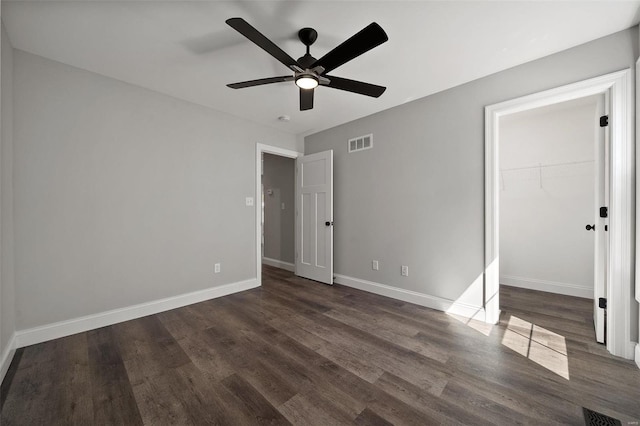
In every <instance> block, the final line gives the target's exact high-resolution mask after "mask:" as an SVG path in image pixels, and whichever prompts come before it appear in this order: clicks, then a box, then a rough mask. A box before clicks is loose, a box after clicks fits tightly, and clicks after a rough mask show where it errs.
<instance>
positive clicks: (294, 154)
mask: <svg viewBox="0 0 640 426" xmlns="http://www.w3.org/2000/svg"><path fill="white" fill-rule="evenodd" d="M263 153H266V154H274V155H279V156H281V157H287V158H293V159H296V158H298V157H299V156H301V155H302V153H301V152H298V151H293V150H290V149H286V148H280V147H277V146H271V145H266V144H261V143H257V144H256V194H255V198H254V199H255V202H254V207H255V212H256V251H255V253H256V281H257V283H258V285H262V249H261V248H262V245H261V238H262V235H261V232H262V229H261V228H262V223H261V220H260V219H261V217H260V216H261V215H262V209H261V208H260V206H259V205H258V202H262V154H263ZM294 232H295V231H294Z"/></svg>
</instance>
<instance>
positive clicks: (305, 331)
mask: <svg viewBox="0 0 640 426" xmlns="http://www.w3.org/2000/svg"><path fill="white" fill-rule="evenodd" d="M501 309H502V314H501V317H500V322H499V323H498V324H496V325H488V324H484V323H477V322H474V321H469V320H468V319H466V318H461V317H456V316H453V315H448V314H446V313H443V312H438V311H434V310H432V309H428V308H425V307H422V306H417V305H413V304H411V303H407V302H403V301H398V300H393V299H388V298H384V297H381V296H378V295H375V294H371V293H367V292H363V291H361V290H357V289H353V288H349V287H345V286H341V285H334V286H327V285H323V284H319V283H316V282H312V281H309V280H306V279H303V278H299V277H296V276H294V275H293V273H291V272H289V271H284V270H281V269H277V268H272V267H264V268H263V282H262V287H260V288H256V289H252V290H248V291H244V292H240V293H236V294H233V295H230V296H226V297H221V298H217V299H212V300H208V301H205V302H201V303H197V304H194V305H190V306H186V307H184V308H180V309H174V310H171V311H167V312H163V313H160V314H157V315H150V316H147V317H144V318H139V319H136V320H132V321H127V322H123V323H120V324H116V325H113V326H110V327H104V328H101V329H97V330H93V331H89V332H85V333H79V334H77V335H74V336H69V337H66V338H62V339H56V340H53V341H50V342H45V343H41V344H38V345H33V346H29V347H26V348H23V349H20V350H19V352H18V354H19V355H18V356H17V357H16V358H14V364H15V365H13V364H12V367H11V370H10V374H8V375H7V377H8V378H9V379H7V378H5V382H4V383H3V384H2V387H1V388H0V389H1V391H2V396H1V399H2V401H3V402H4V403H3V404H1V405H0V423H1V424H2V425H3V426H5V425H23V424H47V425H49V424H53V425H55V424H127V425H130V424H131V425H135V424H145V425H147V424H148V425H164V424H180V425H191V424H193V425H200V424H219V425H253V424H256V425H258V424H299V425H311V426H314V425H322V426H324V425H342V424H368V425H389V424H395V425H421V426H422V425H429V424H447V425H449V424H468V425H488V424H497V425H512V424H569V425H573V424H575V425H581V424H584V419H583V415H582V407H587V408H590V409H593V410H596V411H598V412H601V413H603V414H605V415H609V416H612V417H614V418H617V419H619V420H620V421H621V422H622V424H634V422H639V421H640V404H639V403H638V401H640V370H638V368H637V367H636V366H635V364H634V363H633V362H631V361H628V360H623V359H620V358H617V357H614V356H612V355H610V354H609V353H608V352H607V351H606V349H605V348H604V347H603V346H602V345H599V344H597V343H595V341H594V337H593V335H594V332H593V325H592V319H591V317H592V301H590V300H586V299H580V298H572V297H566V296H560V295H550V294H548V293H542V292H536V291H531V290H524V289H518V288H512V287H507V286H501Z"/></svg>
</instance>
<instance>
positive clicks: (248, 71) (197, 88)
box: [2, 0, 640, 134]
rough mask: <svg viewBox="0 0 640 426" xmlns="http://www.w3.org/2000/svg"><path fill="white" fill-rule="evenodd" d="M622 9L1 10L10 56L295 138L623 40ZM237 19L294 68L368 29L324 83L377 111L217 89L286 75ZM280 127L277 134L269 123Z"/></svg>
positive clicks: (631, 8) (337, 97) (517, 5)
mask: <svg viewBox="0 0 640 426" xmlns="http://www.w3.org/2000/svg"><path fill="white" fill-rule="evenodd" d="M639 8H640V0H635V1H611V0H608V1H554V2H542V1H509V2H501V1H481V0H476V1H465V2H462V1H410V2H401V1H382V2H370V1H334V2H329V1H253V2H250V1H232V2H220V1H194V2H191V1H155V0H146V1H95V0H94V1H42V2H37V1H30V0H25V1H14V2H11V1H4V0H3V1H2V21H3V22H4V23H5V26H6V28H7V32H8V34H9V38H10V40H11V43H12V44H13V46H14V47H15V48H17V49H21V50H24V51H27V52H31V53H34V54H37V55H41V56H44V57H47V58H50V59H53V60H56V61H60V62H63V63H66V64H70V65H73V66H76V67H79V68H83V69H86V70H90V71H94V72H97V73H100V74H103V75H106V76H109V77H112V78H116V79H119V80H122V81H125V82H128V83H132V84H136V85H138V86H142V87H146V88H148V89H152V90H156V91H158V92H161V93H166V94H168V95H172V96H175V97H177V98H181V99H185V100H188V101H191V102H195V103H197V104H201V105H205V106H208V107H211V108H214V109H216V110H219V111H224V112H227V113H229V114H233V115H236V116H240V117H243V118H246V119H248V120H252V121H254V122H258V123H261V124H264V125H267V126H271V127H275V128H278V129H281V130H284V131H286V132H289V133H294V134H308V133H312V132H315V131H319V130H323V129H326V128H329V127H332V126H335V125H338V124H342V123H345V122H348V121H351V120H354V119H356V118H359V117H363V116H366V115H369V114H372V113H375V112H378V111H381V110H384V109H388V108H391V107H393V106H396V105H400V104H403V103H405V102H408V101H411V100H414V99H417V98H420V97H423V96H427V95H429V94H432V93H435V92H438V91H441V90H444V89H447V88H450V87H453V86H457V85H459V84H462V83H465V82H468V81H471V80H474V79H477V78H479V77H483V76H486V75H488V74H492V73H495V72H497V71H500V70H503V69H506V68H510V67H513V66H515V65H519V64H522V63H524V62H528V61H531V60H533V59H536V58H540V57H543V56H546V55H549V54H552V53H554V52H558V51H561V50H564V49H567V48H569V47H572V46H576V45H579V44H582V43H585V42H588V41H590V40H594V39H596V38H599V37H603V36H605V35H608V34H611V33H614V32H617V31H620V30H623V29H626V28H629V27H631V26H633V25H635V24H637V23H638V19H639V17H638V11H639ZM235 16H238V17H242V18H244V19H246V20H247V21H248V22H249V23H250V24H252V25H253V26H254V27H256V28H257V29H258V30H259V31H261V32H262V33H263V34H265V35H266V36H267V37H269V38H271V39H272V40H273V41H274V42H275V43H276V44H278V45H279V46H280V47H282V48H283V49H284V50H285V51H286V52H288V53H289V54H290V55H291V56H293V57H294V58H297V57H299V56H302V54H303V53H304V46H303V45H302V44H301V43H300V42H299V41H298V39H297V31H298V30H299V29H300V28H302V27H313V28H315V29H316V30H317V31H318V33H319V37H318V41H317V42H316V43H315V44H314V45H313V46H312V48H311V53H312V55H313V56H315V57H316V58H320V57H321V56H322V55H324V54H325V53H326V52H328V51H329V50H331V49H332V48H333V47H335V46H337V45H338V44H339V43H341V42H342V41H343V40H345V39H347V38H348V37H350V36H352V35H353V34H355V33H356V32H358V31H359V30H360V29H362V28H363V27H365V26H366V25H368V24H369V23H371V22H374V21H375V22H377V23H379V24H380V25H381V26H382V28H384V29H385V31H386V32H387V34H388V36H389V41H388V42H387V43H385V44H383V45H381V46H379V47H377V48H375V49H373V50H372V51H370V52H368V53H366V54H364V55H363V56H361V57H359V58H356V59H355V60H353V61H352V62H350V63H348V64H346V65H343V66H342V67H340V68H338V69H336V70H335V71H333V72H332V74H333V75H336V76H340V77H345V78H352V79H355V80H361V81H366V82H370V83H374V84H380V85H383V86H387V91H386V92H385V93H384V94H383V95H382V96H381V97H380V98H378V99H375V98H370V97H366V96H361V95H356V94H352V93H348V92H343V91H340V90H332V89H328V88H323V87H321V88H319V89H318V90H316V96H315V106H314V109H313V110H310V111H303V112H300V111H299V110H298V92H297V88H296V87H295V85H294V84H293V83H291V82H290V83H280V84H272V85H265V86H259V87H253V88H247V89H240V90H233V89H229V88H227V87H226V86H225V85H226V84H227V83H233V82H237V81H243V80H251V79H256V78H263V77H271V76H278V75H286V74H288V73H289V71H288V70H287V68H286V67H285V66H284V65H282V64H280V63H279V62H277V61H276V60H275V59H273V58H271V57H270V56H269V55H268V54H267V53H265V52H264V51H262V50H261V49H259V48H258V47H257V46H255V45H253V44H252V43H251V42H249V41H247V40H246V39H244V38H243V37H242V36H241V35H240V34H238V33H237V32H236V31H235V30H233V29H232V28H231V27H229V26H227V25H226V24H225V20H226V19H227V18H230V17H235ZM281 115H289V116H291V121H290V122H288V123H283V122H280V121H278V119H277V117H278V116H281Z"/></svg>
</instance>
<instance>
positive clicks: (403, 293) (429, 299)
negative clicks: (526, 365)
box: [334, 274, 486, 321]
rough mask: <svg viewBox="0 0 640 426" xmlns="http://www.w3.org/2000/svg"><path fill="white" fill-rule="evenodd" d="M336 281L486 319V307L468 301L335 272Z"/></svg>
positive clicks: (405, 300) (441, 309)
mask: <svg viewBox="0 0 640 426" xmlns="http://www.w3.org/2000/svg"><path fill="white" fill-rule="evenodd" d="M334 281H335V282H336V283H337V284H342V285H345V286H347V287H352V288H357V289H358V290H364V291H368V292H370V293H375V294H379V295H381V296H386V297H390V298H392V299H397V300H402V301H404V302H409V303H413V304H416V305H420V306H425V307H427V308H431V309H437V310H439V311H444V312H446V313H448V314H453V315H459V316H462V317H465V318H472V319H475V320H478V321H485V320H486V316H485V311H484V307H482V306H473V305H469V304H466V303H460V302H456V301H454V300H449V299H443V298H441V297H437V296H430V295H428V294H424V293H418V292H416V291H412V290H405V289H401V288H397V287H391V286H388V285H386V284H380V283H375V282H372V281H366V280H361V279H359V278H353V277H347V276H345V275H340V274H335V280H334Z"/></svg>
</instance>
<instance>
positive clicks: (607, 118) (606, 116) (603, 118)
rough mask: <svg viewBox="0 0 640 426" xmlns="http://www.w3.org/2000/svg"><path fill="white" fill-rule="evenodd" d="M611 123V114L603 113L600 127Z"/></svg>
mask: <svg viewBox="0 0 640 426" xmlns="http://www.w3.org/2000/svg"><path fill="white" fill-rule="evenodd" d="M608 125H609V116H608V115H603V116H602V117H600V127H607V126H608Z"/></svg>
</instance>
